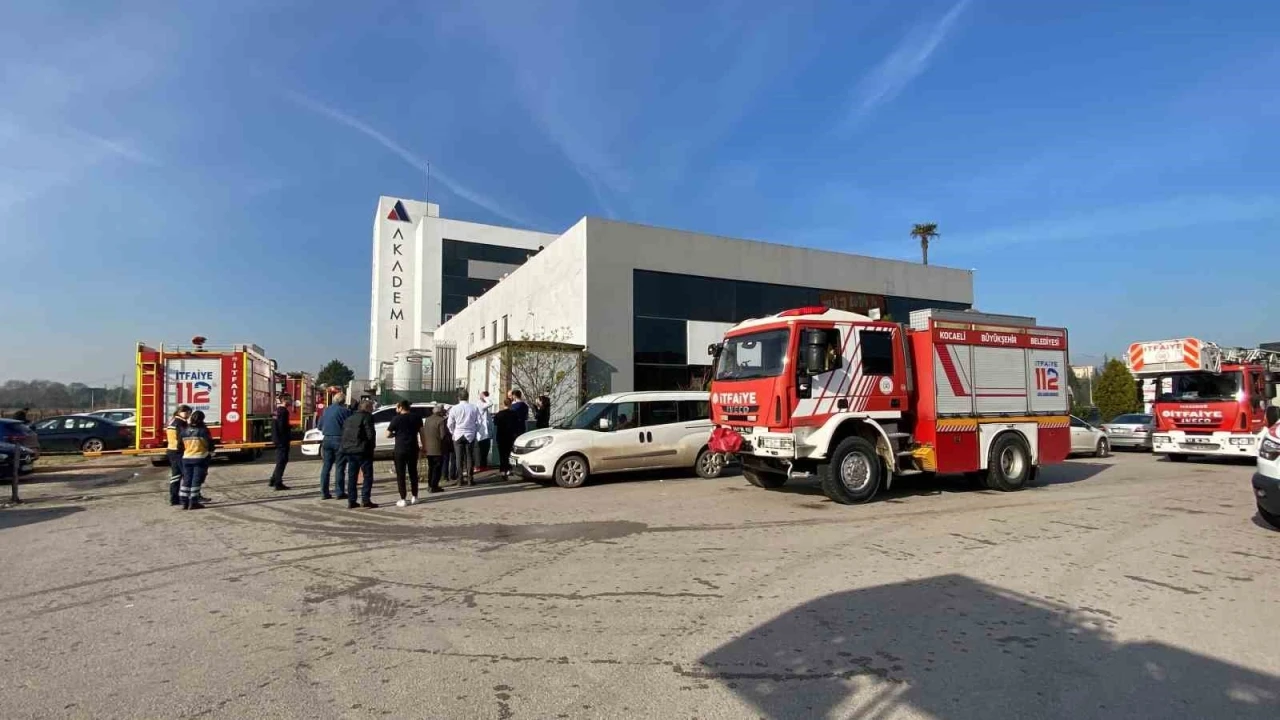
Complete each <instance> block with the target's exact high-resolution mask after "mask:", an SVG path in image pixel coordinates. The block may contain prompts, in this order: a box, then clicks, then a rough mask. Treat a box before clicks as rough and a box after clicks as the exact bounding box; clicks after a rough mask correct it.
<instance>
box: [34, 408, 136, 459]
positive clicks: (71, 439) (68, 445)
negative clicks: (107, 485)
mask: <svg viewBox="0 0 1280 720" xmlns="http://www.w3.org/2000/svg"><path fill="white" fill-rule="evenodd" d="M32 429H33V430H35V431H36V435H38V436H40V447H42V448H44V449H45V450H61V451H80V452H102V451H103V450H123V449H124V448H127V447H129V446H131V445H133V428H131V427H129V426H128V425H121V424H120V423H118V422H116V421H114V420H108V419H106V418H101V417H96V416H93V415H59V416H57V417H51V418H48V419H47V420H41V421H40V422H38V423H36V424H35V426H34V427H33V428H32Z"/></svg>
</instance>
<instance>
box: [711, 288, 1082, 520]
mask: <svg viewBox="0 0 1280 720" xmlns="http://www.w3.org/2000/svg"><path fill="white" fill-rule="evenodd" d="M910 319H911V322H910V324H909V325H901V324H899V323H895V322H889V321H881V320H876V319H873V318H872V317H869V316H866V315H859V314H857V313H852V312H846V311H841V310H832V309H828V308H826V307H822V306H815V307H804V308H797V309H794V310H786V311H783V312H780V313H778V314H777V315H773V316H770V317H766V318H757V319H751V320H746V321H744V322H742V323H739V324H738V325H736V326H735V327H733V328H731V329H730V330H729V331H728V332H727V333H726V335H725V338H724V341H723V342H722V343H719V344H717V345H714V346H712V348H711V352H712V354H713V355H714V356H715V372H714V375H713V378H712V383H711V409H712V419H713V421H714V422H715V423H716V425H717V426H719V427H722V428H729V429H732V430H733V431H735V432H736V433H737V434H738V435H739V436H740V437H741V444H740V446H739V447H738V449H737V450H736V452H737V454H738V456H739V457H740V459H741V461H742V465H743V472H744V475H745V476H746V478H747V480H748V481H749V482H750V483H751V484H753V485H756V486H758V487H765V488H777V487H780V486H782V485H783V484H784V483H786V482H787V480H788V479H790V478H803V477H814V476H816V477H817V478H818V479H819V480H820V481H821V482H822V488H823V491H824V492H825V493H826V495H827V496H828V497H829V498H831V499H832V500H834V501H836V502H840V503H845V504H849V503H860V502H866V501H868V500H870V499H871V498H872V497H874V496H875V494H876V492H877V491H879V489H880V488H881V487H887V486H889V485H890V484H891V483H892V481H893V479H894V477H895V476H899V475H905V474H910V473H919V472H937V473H948V474H962V473H975V474H977V473H982V477H983V479H984V482H985V483H986V485H987V486H988V487H991V488H994V489H999V490H1018V489H1021V488H1022V487H1023V486H1024V485H1025V484H1026V483H1027V482H1028V481H1029V480H1030V479H1031V478H1032V477H1033V476H1034V473H1035V472H1036V468H1037V467H1038V466H1040V465H1043V464H1047V463H1055V462H1060V461H1061V460H1063V459H1064V458H1065V457H1066V455H1067V453H1068V452H1069V450H1070V428H1069V418H1068V414H1067V383H1066V379H1065V374H1066V372H1067V364H1066V363H1067V357H1066V351H1067V333H1066V331H1065V330H1062V329H1059V328H1042V327H1037V326H1036V325H1035V320H1034V319H1033V318H1018V317H1012V316H1005V315H989V314H983V313H976V312H971V311H947V310H920V311H916V312H913V313H912V314H911V318H910Z"/></svg>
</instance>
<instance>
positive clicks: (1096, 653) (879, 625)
mask: <svg viewBox="0 0 1280 720" xmlns="http://www.w3.org/2000/svg"><path fill="white" fill-rule="evenodd" d="M1112 617H1114V616H1112V615H1111V614H1110V613H1108V612H1107V611H1106V610H1103V609H1094V608H1079V609H1074V608H1070V607H1066V606H1063V605H1058V604H1054V603H1049V602H1046V601H1043V600H1040V599H1038V598H1032V597H1028V596H1024V595H1020V594H1018V593H1014V592H1011V591H1008V590H1004V589H1002V588H999V587H994V586H991V585H986V584H983V583H981V582H978V581H976V580H973V579H971V578H968V577H965V576H963V575H941V576H937V577H932V578H925V579H922V580H915V581H910V582H903V583H897V584H893V585H882V586H879V587H873V588H867V589H864V590H854V591H849V592H842V593H835V594H832V595H827V596H825V597H822V598H819V599H817V600H814V601H812V602H808V603H805V604H803V605H800V606H797V607H795V608H793V609H792V610H790V611H788V612H786V613H785V614H783V615H781V616H779V617H777V618H774V619H773V620H771V621H769V622H767V623H765V624H763V625H759V626H757V627H755V628H753V629H751V630H749V631H748V632H747V633H746V634H745V635H743V636H742V637H740V638H738V639H736V640H734V641H733V642H730V643H728V644H726V645H723V646H721V647H720V648H718V649H716V650H714V651H712V652H711V653H709V654H707V655H705V656H703V657H702V658H701V659H700V660H699V664H698V665H697V666H695V667H693V668H690V669H687V670H686V669H684V668H680V669H679V670H680V672H682V673H683V674H685V675H686V676H688V677H691V678H696V679H703V680H716V681H718V682H721V683H724V684H725V685H726V686H727V687H729V688H730V689H731V690H732V691H733V692H735V693H737V694H738V695H739V696H740V697H741V698H743V699H744V700H746V701H747V702H749V703H751V704H752V705H754V706H755V707H756V708H758V709H759V711H760V713H761V714H762V715H763V716H765V717H770V718H792V717H834V716H837V715H838V716H839V717H857V718H869V717H886V716H889V715H891V714H893V711H894V710H895V709H910V710H912V711H915V712H918V713H922V714H925V715H928V716H931V717H938V718H948V719H949V720H962V719H967V718H973V719H974V720H979V719H981V720H987V719H988V718H993V717H1002V718H1032V717H1034V718H1062V719H1063V720H1066V719H1068V718H1070V719H1072V720H1074V719H1076V718H1135V717H1166V718H1174V717H1178V718H1258V719H1259V720H1261V719H1263V718H1268V719H1271V720H1274V718H1277V717H1280V678H1276V677H1274V676H1271V675H1266V674H1262V673H1257V672H1254V671H1251V670H1248V669H1246V668H1242V667H1239V666H1236V665H1231V664H1229V663H1225V662H1222V661H1219V660H1215V659H1212V658H1209V657H1205V656H1203V655H1198V654H1195V653H1192V652H1188V651H1186V650H1182V649H1179V648H1176V647H1172V646H1169V645H1165V644H1163V643H1158V642H1138V643H1125V642H1121V641H1118V640H1117V639H1115V638H1114V637H1113V636H1112V635H1111V633H1110V632H1109V631H1108V630H1107V626H1108V625H1109V624H1110V623H1111V622H1112V620H1111V618H1112Z"/></svg>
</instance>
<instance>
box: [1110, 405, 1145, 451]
mask: <svg viewBox="0 0 1280 720" xmlns="http://www.w3.org/2000/svg"><path fill="white" fill-rule="evenodd" d="M1152 430H1155V417H1154V416H1152V415H1143V414H1141V413H1130V414H1128V415H1120V416H1118V417H1116V419H1115V420H1112V421H1111V422H1109V423H1102V431H1103V432H1105V433H1106V434H1107V440H1108V441H1109V442H1110V443H1111V447H1114V448H1121V447H1130V448H1140V449H1143V450H1150V449H1151V431H1152Z"/></svg>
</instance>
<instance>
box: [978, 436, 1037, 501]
mask: <svg viewBox="0 0 1280 720" xmlns="http://www.w3.org/2000/svg"><path fill="white" fill-rule="evenodd" d="M989 457H990V459H989V460H988V461H987V487H989V488H991V489H992V490H1003V491H1004V492H1013V491H1014V490H1021V489H1022V488H1023V487H1025V486H1026V484H1027V480H1028V479H1030V477H1031V453H1030V452H1029V451H1028V450H1027V444H1026V443H1025V442H1023V440H1022V437H1021V436H1019V435H1016V434H1014V433H1005V434H1004V435H1001V436H1000V437H998V438H996V441H995V442H994V443H992V445H991V453H990V456H989Z"/></svg>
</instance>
